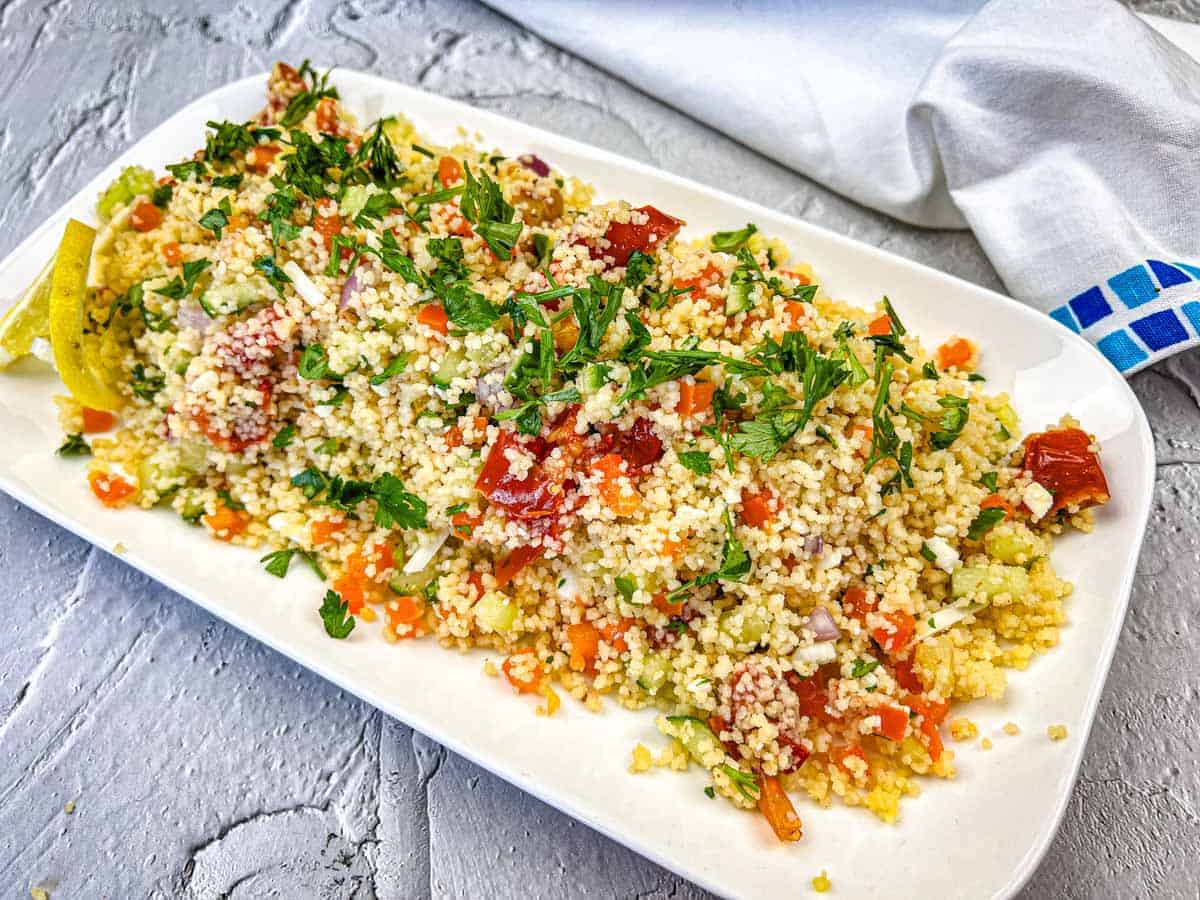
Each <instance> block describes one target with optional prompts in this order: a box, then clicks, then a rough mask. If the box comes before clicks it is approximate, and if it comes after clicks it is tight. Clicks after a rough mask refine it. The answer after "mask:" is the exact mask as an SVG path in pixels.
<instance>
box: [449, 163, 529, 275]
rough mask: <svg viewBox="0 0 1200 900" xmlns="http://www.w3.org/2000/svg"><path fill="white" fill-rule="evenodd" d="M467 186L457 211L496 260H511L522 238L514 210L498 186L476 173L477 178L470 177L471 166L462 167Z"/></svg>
mask: <svg viewBox="0 0 1200 900" xmlns="http://www.w3.org/2000/svg"><path fill="white" fill-rule="evenodd" d="M463 172H464V173H465V175H466V179H467V181H466V186H465V187H464V188H463V194H462V202H461V203H460V205H459V208H460V209H461V210H462V214H463V216H464V217H465V218H466V220H467V221H468V222H470V223H471V224H472V225H474V226H475V233H476V234H478V235H479V236H480V237H481V238H483V240H484V242H485V243H486V244H487V245H488V249H490V250H491V251H492V253H494V254H495V255H496V258H497V259H500V260H509V259H512V251H513V247H514V246H516V243H517V239H518V238H519V237H520V236H521V229H522V227H523V226H522V225H521V223H520V222H514V221H513V215H514V213H515V210H514V209H513V208H512V206H511V205H509V204H508V203H507V202H506V201H505V199H504V195H503V194H502V193H501V192H500V186H499V185H498V184H496V182H494V181H492V179H491V178H490V177H489V176H488V174H487V172H484V171H483V170H482V169H480V170H479V178H476V177H475V176H474V175H473V174H472V173H471V167H470V166H463Z"/></svg>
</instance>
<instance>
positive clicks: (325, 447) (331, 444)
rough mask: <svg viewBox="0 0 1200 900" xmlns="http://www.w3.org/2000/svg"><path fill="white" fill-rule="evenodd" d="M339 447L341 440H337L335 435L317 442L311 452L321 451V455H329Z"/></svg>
mask: <svg viewBox="0 0 1200 900" xmlns="http://www.w3.org/2000/svg"><path fill="white" fill-rule="evenodd" d="M340 447H341V441H339V440H338V439H337V438H335V437H331V438H327V439H326V440H323V441H321V443H319V444H317V446H316V447H315V448H313V452H314V453H321V454H323V455H326V456H329V455H332V454H334V453H337V452H338V449H339V448H340Z"/></svg>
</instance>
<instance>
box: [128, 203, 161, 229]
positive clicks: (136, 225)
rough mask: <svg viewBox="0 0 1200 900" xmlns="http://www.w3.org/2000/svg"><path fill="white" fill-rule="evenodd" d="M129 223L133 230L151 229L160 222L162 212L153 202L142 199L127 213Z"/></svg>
mask: <svg viewBox="0 0 1200 900" xmlns="http://www.w3.org/2000/svg"><path fill="white" fill-rule="evenodd" d="M129 224H130V225H131V226H133V229H134V230H135V231H141V232H146V231H153V230H154V229H155V228H157V227H158V226H159V225H161V224H162V213H161V212H160V211H159V209H158V207H157V206H155V205H154V204H153V203H150V202H148V201H146V200H143V201H142V202H141V203H139V204H138V205H137V206H135V207H134V208H133V212H131V213H130V214H129Z"/></svg>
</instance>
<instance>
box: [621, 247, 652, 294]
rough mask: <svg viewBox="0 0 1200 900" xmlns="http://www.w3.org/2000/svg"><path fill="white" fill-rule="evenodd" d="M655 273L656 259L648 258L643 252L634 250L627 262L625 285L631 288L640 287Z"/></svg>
mask: <svg viewBox="0 0 1200 900" xmlns="http://www.w3.org/2000/svg"><path fill="white" fill-rule="evenodd" d="M653 271H654V257H653V256H647V255H646V254H645V253H643V252H642V251H641V250H634V251H633V252H632V253H630V254H629V259H627V260H626V261H625V284H626V285H628V286H629V287H631V288H636V287H639V286H640V285H641V284H642V282H644V281H645V280H646V279H647V278H649V277H650V273H651V272H653Z"/></svg>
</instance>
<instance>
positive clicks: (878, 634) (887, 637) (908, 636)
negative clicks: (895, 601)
mask: <svg viewBox="0 0 1200 900" xmlns="http://www.w3.org/2000/svg"><path fill="white" fill-rule="evenodd" d="M883 617H884V618H885V619H887V621H888V624H889V625H891V628H890V629H888V628H876V629H875V630H874V631H873V632H872V636H873V637H874V638H875V640H876V641H877V642H878V643H879V646H881V647H882V648H883V649H884V650H886V651H887V652H888V653H892V654H898V653H899V652H900V651H901V650H903V649H904V648H905V647H907V646H908V644H909V642H910V641H911V640H912V637H913V632H914V631H916V628H917V620H916V619H914V618H913V617H912V614H911V613H906V612H904V611H903V610H897V611H896V612H888V613H884V614H883Z"/></svg>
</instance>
